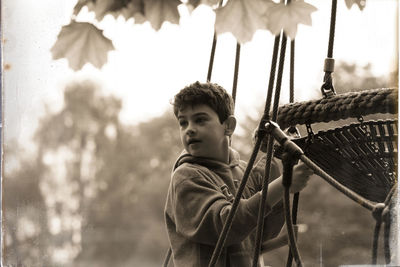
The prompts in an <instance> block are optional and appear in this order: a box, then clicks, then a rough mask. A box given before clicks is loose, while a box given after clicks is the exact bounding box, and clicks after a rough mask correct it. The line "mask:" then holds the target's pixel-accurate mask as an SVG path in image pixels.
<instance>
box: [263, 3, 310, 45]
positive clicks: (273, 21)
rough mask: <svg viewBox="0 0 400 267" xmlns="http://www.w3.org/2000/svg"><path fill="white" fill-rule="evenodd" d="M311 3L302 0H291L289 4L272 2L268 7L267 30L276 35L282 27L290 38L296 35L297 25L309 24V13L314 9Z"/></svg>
mask: <svg viewBox="0 0 400 267" xmlns="http://www.w3.org/2000/svg"><path fill="white" fill-rule="evenodd" d="M316 10H317V8H315V7H314V6H313V5H310V4H308V3H305V2H304V1H303V0H298V1H292V2H291V3H290V4H288V5H285V4H283V3H279V4H274V5H273V6H272V7H271V8H269V9H268V30H270V31H271V33H272V34H274V35H277V34H278V33H279V32H280V31H281V30H282V29H283V30H284V31H285V33H286V35H288V36H289V37H290V38H291V39H294V38H295V37H296V33H297V25H298V24H300V23H301V24H305V25H310V26H311V24H312V22H311V13H312V12H314V11H316Z"/></svg>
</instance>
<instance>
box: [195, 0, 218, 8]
mask: <svg viewBox="0 0 400 267" xmlns="http://www.w3.org/2000/svg"><path fill="white" fill-rule="evenodd" d="M219 2H220V0H188V2H187V5H188V6H191V7H192V8H191V9H195V8H196V7H198V6H199V5H201V4H203V5H208V6H211V7H214V6H217V5H218V4H219Z"/></svg>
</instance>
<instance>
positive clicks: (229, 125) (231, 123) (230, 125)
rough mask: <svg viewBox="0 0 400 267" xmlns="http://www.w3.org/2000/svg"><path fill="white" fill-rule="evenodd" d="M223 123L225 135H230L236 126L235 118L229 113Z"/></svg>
mask: <svg viewBox="0 0 400 267" xmlns="http://www.w3.org/2000/svg"><path fill="white" fill-rule="evenodd" d="M224 124H225V135H227V136H231V135H232V134H233V132H234V131H235V128H236V118H235V117H234V116H233V115H230V116H229V117H228V118H227V119H226V120H225V122H224Z"/></svg>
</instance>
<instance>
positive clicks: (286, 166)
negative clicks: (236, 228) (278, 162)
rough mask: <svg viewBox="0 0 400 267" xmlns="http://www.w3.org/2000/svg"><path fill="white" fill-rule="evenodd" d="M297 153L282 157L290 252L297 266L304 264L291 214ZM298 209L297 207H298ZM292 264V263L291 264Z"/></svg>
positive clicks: (285, 154)
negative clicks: (291, 190) (291, 191)
mask: <svg viewBox="0 0 400 267" xmlns="http://www.w3.org/2000/svg"><path fill="white" fill-rule="evenodd" d="M295 156H296V155H295V153H293V154H292V153H290V152H289V153H288V152H286V153H284V155H283V157H282V163H283V177H282V184H283V186H284V193H283V205H284V209H285V221H286V228H287V231H288V237H289V247H290V252H291V253H289V255H288V256H289V257H290V258H291V257H294V259H295V261H296V264H297V266H300V267H301V266H303V263H302V261H301V257H300V253H299V248H298V247H297V242H296V238H295V233H294V230H293V222H292V217H291V215H290V196H289V193H290V186H291V184H292V177H293V165H294V164H295V161H297V159H296V158H295ZM296 209H297V208H296ZM292 216H293V217H296V215H295V214H294V213H292ZM289 264H290V265H289ZM291 265H292V263H291V262H290V263H289V261H288V262H287V266H291Z"/></svg>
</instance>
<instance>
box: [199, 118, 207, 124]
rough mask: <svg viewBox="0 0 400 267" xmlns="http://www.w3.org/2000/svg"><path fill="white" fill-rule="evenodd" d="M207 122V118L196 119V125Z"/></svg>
mask: <svg viewBox="0 0 400 267" xmlns="http://www.w3.org/2000/svg"><path fill="white" fill-rule="evenodd" d="M206 120H207V118H205V117H198V118H197V119H196V122H197V123H203V122H205V121H206Z"/></svg>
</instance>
